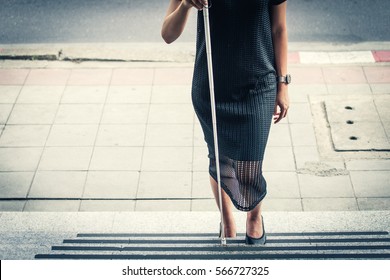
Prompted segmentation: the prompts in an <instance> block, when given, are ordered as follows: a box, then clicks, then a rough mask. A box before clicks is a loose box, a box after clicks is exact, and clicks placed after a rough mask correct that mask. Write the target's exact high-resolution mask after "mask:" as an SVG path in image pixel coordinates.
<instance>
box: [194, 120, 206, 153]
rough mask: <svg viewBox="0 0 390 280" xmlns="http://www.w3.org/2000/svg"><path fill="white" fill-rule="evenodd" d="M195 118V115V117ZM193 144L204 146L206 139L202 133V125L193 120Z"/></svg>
mask: <svg viewBox="0 0 390 280" xmlns="http://www.w3.org/2000/svg"><path fill="white" fill-rule="evenodd" d="M195 118H196V117H195ZM193 143H194V146H195V147H204V146H206V145H207V144H206V141H205V140H204V134H203V130H202V127H201V126H200V124H199V122H194V142H193Z"/></svg>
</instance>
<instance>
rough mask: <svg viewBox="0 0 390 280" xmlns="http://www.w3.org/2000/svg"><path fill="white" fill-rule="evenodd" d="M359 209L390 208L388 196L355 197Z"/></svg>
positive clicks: (375, 209)
mask: <svg viewBox="0 0 390 280" xmlns="http://www.w3.org/2000/svg"><path fill="white" fill-rule="evenodd" d="M357 202H358V205H359V209H360V211H383V210H390V198H388V197H387V198H378V197H362V198H358V199H357Z"/></svg>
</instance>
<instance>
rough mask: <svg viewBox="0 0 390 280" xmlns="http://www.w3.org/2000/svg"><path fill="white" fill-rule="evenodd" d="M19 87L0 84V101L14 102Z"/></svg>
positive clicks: (19, 89)
mask: <svg viewBox="0 0 390 280" xmlns="http://www.w3.org/2000/svg"><path fill="white" fill-rule="evenodd" d="M21 89H22V87H21V86H2V85H1V84H0V103H11V104H12V103H15V101H16V99H17V98H18V95H19V93H20V91H21Z"/></svg>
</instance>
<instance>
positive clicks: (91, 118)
mask: <svg viewBox="0 0 390 280" xmlns="http://www.w3.org/2000/svg"><path fill="white" fill-rule="evenodd" d="M102 111H103V104H60V106H59V108H58V112H57V116H56V118H55V123H56V124H61V123H62V124H97V123H99V122H100V117H101V114H102Z"/></svg>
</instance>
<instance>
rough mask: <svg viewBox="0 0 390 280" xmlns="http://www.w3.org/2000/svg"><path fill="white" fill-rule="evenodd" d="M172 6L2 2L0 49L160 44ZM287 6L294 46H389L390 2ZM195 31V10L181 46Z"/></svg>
mask: <svg viewBox="0 0 390 280" xmlns="http://www.w3.org/2000/svg"><path fill="white" fill-rule="evenodd" d="M168 2H169V0H163V1H162V0H148V1H145V0H111V1H106V0H82V1H80V0H67V1H61V0H55V1H52V0H35V1H31V0H1V1H0V3H1V8H0V26H1V28H0V44H12V43H93V42H114V43H122V42H159V41H161V37H160V28H161V23H162V20H163V17H164V15H165V12H166V8H167V5H168ZM243 2H244V1H243ZM288 2H289V3H288V25H289V40H290V41H291V42H309V41H310V42H335V43H346V42H347V43H358V42H365V41H390V29H389V28H388V27H389V26H390V24H389V21H390V20H389V18H390V17H389V16H388V12H389V10H390V1H389V0H371V1H366V0H339V1H332V0H325V1H324V0H289V1H288ZM214 7H215V8H217V5H215V6H214ZM227 20H228V19H227ZM195 26H196V11H195V10H194V11H193V13H192V16H191V18H190V21H189V23H188V26H187V28H186V31H185V33H184V34H183V36H182V37H181V38H180V39H179V41H182V42H191V41H194V40H195V34H196V28H195Z"/></svg>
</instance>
